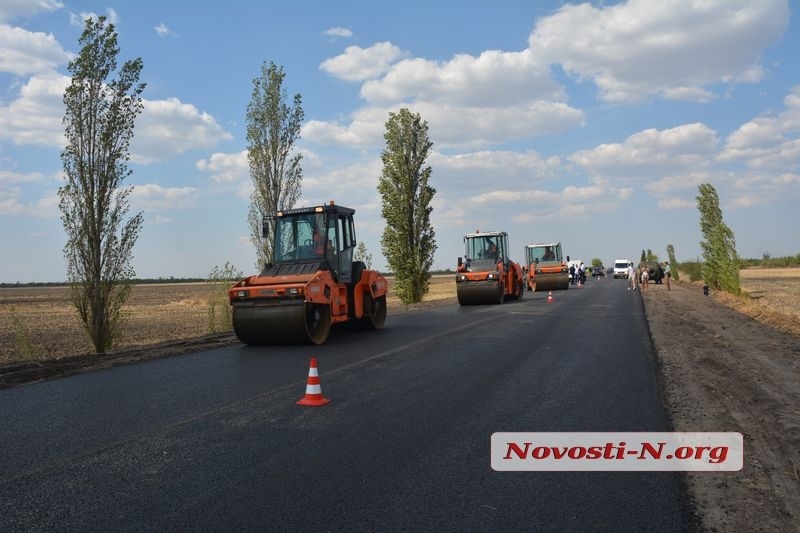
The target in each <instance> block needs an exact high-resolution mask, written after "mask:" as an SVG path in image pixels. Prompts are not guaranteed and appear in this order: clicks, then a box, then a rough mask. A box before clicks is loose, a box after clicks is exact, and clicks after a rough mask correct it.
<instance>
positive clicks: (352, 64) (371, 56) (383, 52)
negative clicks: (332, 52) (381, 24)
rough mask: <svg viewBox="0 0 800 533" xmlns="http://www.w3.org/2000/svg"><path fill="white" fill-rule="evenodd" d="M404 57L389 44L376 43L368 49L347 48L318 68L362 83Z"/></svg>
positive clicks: (397, 49) (338, 76)
mask: <svg viewBox="0 0 800 533" xmlns="http://www.w3.org/2000/svg"><path fill="white" fill-rule="evenodd" d="M405 55H407V54H406V53H405V52H403V51H402V50H400V48H398V47H396V46H395V45H393V44H392V43H390V42H383V43H377V44H374V45H372V46H370V47H369V48H361V47H360V46H348V47H347V48H346V49H345V51H344V53H343V54H341V55H338V56H336V57H333V58H330V59H326V60H325V61H323V62H322V64H320V66H319V68H320V70H322V71H323V72H327V73H328V74H330V75H332V76H336V77H337V78H341V79H343V80H346V81H364V80H368V79H372V78H377V77H378V76H381V75H382V74H384V73H385V72H386V71H387V70H389V68H390V66H391V65H392V63H394V62H396V61H398V60H399V59H401V58H402V57H404V56H405Z"/></svg>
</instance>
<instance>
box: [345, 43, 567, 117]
mask: <svg viewBox="0 0 800 533" xmlns="http://www.w3.org/2000/svg"><path fill="white" fill-rule="evenodd" d="M361 96H362V97H363V98H364V99H365V100H367V101H368V102H370V103H372V104H386V103H387V102H398V101H403V100H409V99H413V100H416V101H423V102H435V103H437V104H442V103H447V104H448V105H453V106H465V107H487V108H496V107H506V108H509V107H515V106H518V105H525V104H528V103H529V102H532V101H542V100H545V101H556V102H561V101H564V99H565V98H566V95H565V93H564V91H563V88H561V87H559V86H558V84H556V83H555V82H554V81H553V79H552V78H551V76H550V71H549V67H548V66H547V65H546V64H544V63H542V62H541V60H540V59H538V58H537V57H536V56H535V55H534V54H532V53H530V51H528V50H524V51H522V52H503V51H497V50H488V51H486V52H483V53H481V54H480V55H479V56H478V57H473V56H470V55H467V54H459V55H457V56H455V57H454V58H453V59H451V60H450V61H446V62H438V61H430V60H426V59H421V58H414V59H406V60H403V61H401V62H399V63H397V64H396V65H394V66H392V68H391V69H390V70H389V72H388V73H387V74H386V76H384V77H383V78H381V79H377V80H370V81H367V82H366V83H364V85H363V87H362V88H361Z"/></svg>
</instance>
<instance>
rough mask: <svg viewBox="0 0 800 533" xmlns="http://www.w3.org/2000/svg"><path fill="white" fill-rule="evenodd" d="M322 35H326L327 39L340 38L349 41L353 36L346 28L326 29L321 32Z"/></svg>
mask: <svg viewBox="0 0 800 533" xmlns="http://www.w3.org/2000/svg"><path fill="white" fill-rule="evenodd" d="M322 35H327V36H328V37H342V38H345V39H349V38H350V37H352V36H353V32H352V31H351V30H349V29H348V28H342V27H338V26H337V27H335V28H328V29H327V30H325V31H323V32H322Z"/></svg>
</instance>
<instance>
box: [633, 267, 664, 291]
mask: <svg viewBox="0 0 800 533" xmlns="http://www.w3.org/2000/svg"><path fill="white" fill-rule="evenodd" d="M658 269H659V272H657V273H656V278H655V279H656V283H661V281H660V280H661V279H662V278H663V279H666V280H667V290H668V291H670V290H672V288H671V287H670V284H669V280H670V278H671V277H672V271H671V270H670V267H669V262H667V261H664V262H663V263H660V264H659V265H658ZM637 278H638V279H639V284H640V286H641V288H642V291H647V286H648V285H649V284H650V268H649V267H648V266H647V264H644V265H642V267H641V269H640V271H639V272H638V275H637V272H636V269H635V268H633V264H630V265H628V290H629V291H630V290H634V291H635V290H636V279H637Z"/></svg>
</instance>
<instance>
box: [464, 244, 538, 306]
mask: <svg viewBox="0 0 800 533" xmlns="http://www.w3.org/2000/svg"><path fill="white" fill-rule="evenodd" d="M464 246H465V253H464V257H463V258H462V257H459V258H458V268H457V270H456V295H457V296H458V303H459V304H461V305H486V304H500V303H503V301H505V300H506V299H509V300H516V299H519V298H522V295H523V294H524V289H525V287H524V280H523V276H522V267H521V266H520V265H519V264H518V263H515V262H514V261H512V260H511V259H509V256H508V250H509V247H508V234H507V233H505V232H500V231H491V232H479V231H478V232H475V233H468V234H467V235H465V236H464Z"/></svg>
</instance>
